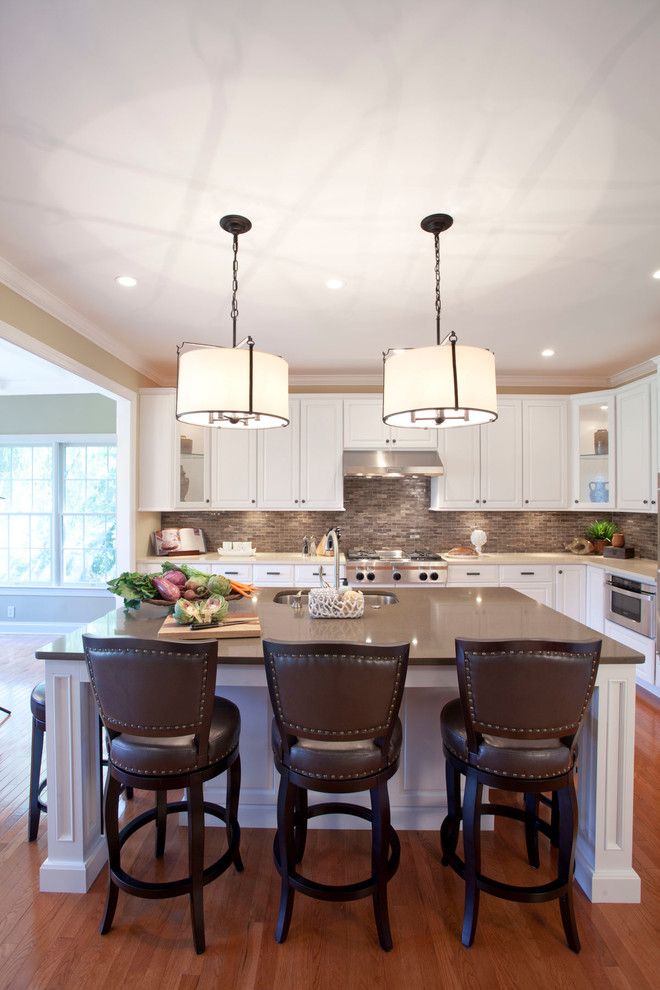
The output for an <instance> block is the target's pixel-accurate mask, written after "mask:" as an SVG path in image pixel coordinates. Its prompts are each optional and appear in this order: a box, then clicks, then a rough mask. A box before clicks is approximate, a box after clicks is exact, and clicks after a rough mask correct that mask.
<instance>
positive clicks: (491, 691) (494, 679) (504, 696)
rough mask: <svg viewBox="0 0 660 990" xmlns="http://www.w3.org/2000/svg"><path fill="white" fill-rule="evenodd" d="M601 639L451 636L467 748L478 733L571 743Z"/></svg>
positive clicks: (590, 687) (591, 681)
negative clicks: (569, 639) (579, 640)
mask: <svg viewBox="0 0 660 990" xmlns="http://www.w3.org/2000/svg"><path fill="white" fill-rule="evenodd" d="M600 648H601V640H593V641H592V642H587V643H572V642H549V641H546V640H464V639H457V640H456V664H457V668H458V684H459V689H460V693H461V704H462V708H463V714H464V717H465V728H466V732H467V742H468V749H469V750H470V752H476V751H477V749H478V747H479V744H480V740H481V736H483V735H489V736H501V737H504V738H509V739H562V740H564V741H565V742H566V744H567V745H569V746H572V744H573V740H574V739H575V736H576V735H577V732H578V730H579V728H580V725H581V724H582V720H583V718H584V715H585V712H586V710H587V707H588V705H589V702H590V700H591V695H592V693H593V689H594V683H595V680H596V674H597V673H598V663H599V660H600Z"/></svg>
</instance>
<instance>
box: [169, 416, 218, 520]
mask: <svg viewBox="0 0 660 990" xmlns="http://www.w3.org/2000/svg"><path fill="white" fill-rule="evenodd" d="M174 425H175V430H174V437H175V448H174V485H175V499H176V507H177V508H178V509H208V508H210V504H211V469H210V465H211V457H210V453H211V436H210V432H211V431H210V430H209V428H208V427H206V426H190V425H189V424H187V423H179V422H177V421H176V420H175V423H174Z"/></svg>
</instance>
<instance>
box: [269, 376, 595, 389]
mask: <svg viewBox="0 0 660 990" xmlns="http://www.w3.org/2000/svg"><path fill="white" fill-rule="evenodd" d="M289 382H290V384H291V386H292V387H293V388H311V389H314V388H336V389H337V390H338V391H341V389H342V388H353V389H355V388H373V387H374V386H382V384H383V376H382V374H372V375H369V374H355V375H349V374H295V373H293V374H291V375H290V376H289ZM608 384H609V380H608V379H607V378H605V377H603V376H602V375H598V376H596V375H506V374H504V375H500V374H498V375H497V385H498V388H538V389H541V390H543V389H544V388H575V389H580V388H588V389H602V388H607V387H608Z"/></svg>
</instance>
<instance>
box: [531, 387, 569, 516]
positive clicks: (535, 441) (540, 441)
mask: <svg viewBox="0 0 660 990" xmlns="http://www.w3.org/2000/svg"><path fill="white" fill-rule="evenodd" d="M522 429H523V456H522V463H523V508H524V509H565V508H566V503H567V498H568V465H567V463H566V451H567V450H568V426H567V403H566V400H565V399H551V398H547V399H545V398H538V399H537V398H530V399H523V402H522Z"/></svg>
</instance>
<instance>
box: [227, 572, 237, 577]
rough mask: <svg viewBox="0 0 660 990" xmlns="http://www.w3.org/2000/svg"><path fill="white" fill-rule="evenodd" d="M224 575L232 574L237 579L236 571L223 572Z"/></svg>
mask: <svg viewBox="0 0 660 990" xmlns="http://www.w3.org/2000/svg"><path fill="white" fill-rule="evenodd" d="M225 574H232V575H233V576H234V577H238V571H225Z"/></svg>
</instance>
